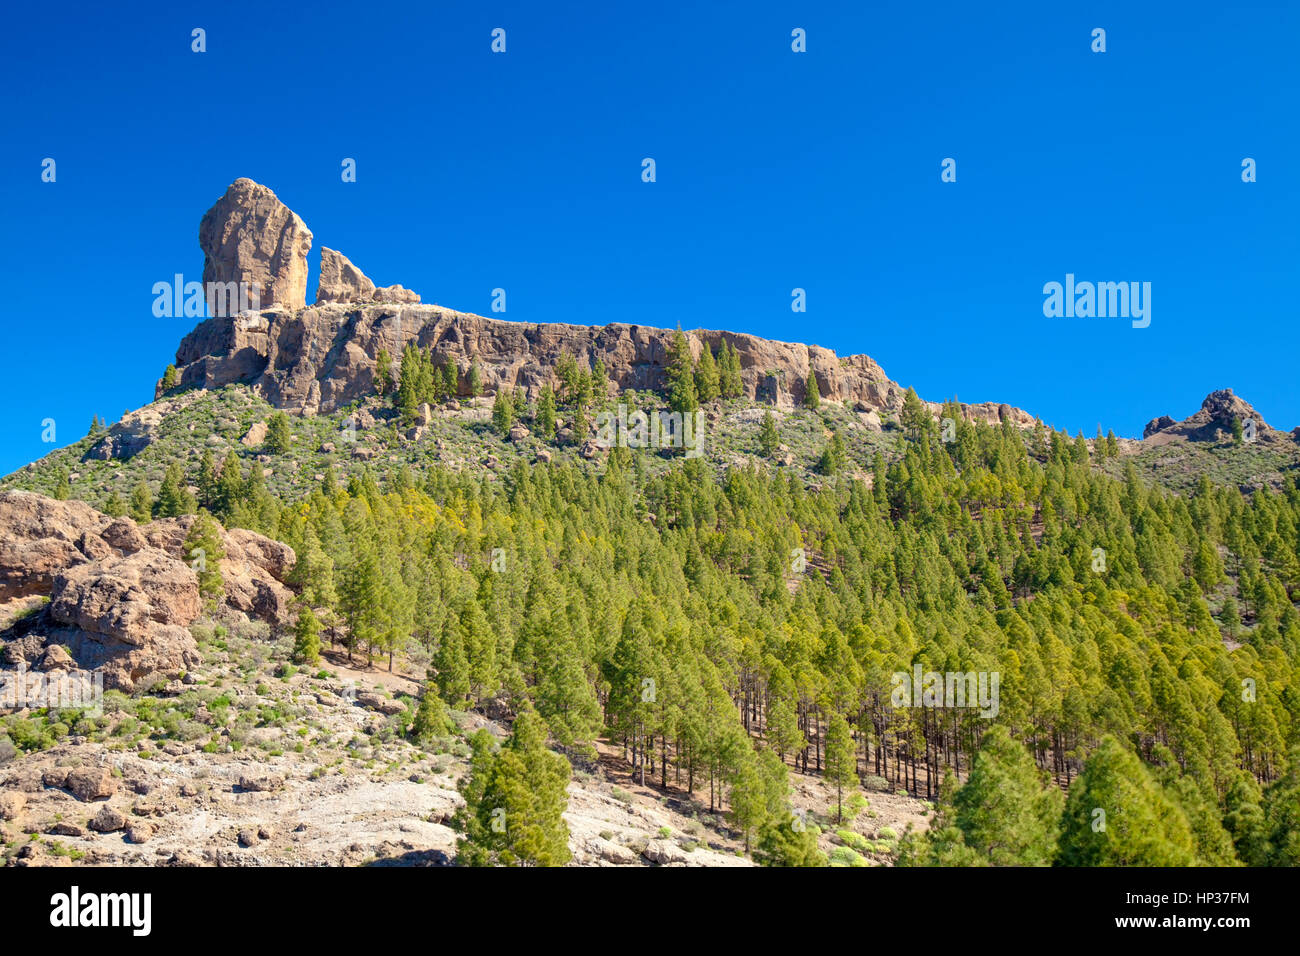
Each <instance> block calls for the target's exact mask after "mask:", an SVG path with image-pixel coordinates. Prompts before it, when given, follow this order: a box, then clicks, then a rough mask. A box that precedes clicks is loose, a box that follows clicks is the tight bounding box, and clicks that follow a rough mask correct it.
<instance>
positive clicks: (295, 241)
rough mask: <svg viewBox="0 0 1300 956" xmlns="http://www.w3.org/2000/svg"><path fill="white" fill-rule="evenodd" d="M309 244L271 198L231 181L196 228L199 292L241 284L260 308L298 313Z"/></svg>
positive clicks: (261, 189) (293, 218) (303, 229)
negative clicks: (200, 278) (200, 265)
mask: <svg viewBox="0 0 1300 956" xmlns="http://www.w3.org/2000/svg"><path fill="white" fill-rule="evenodd" d="M311 240H312V235H311V231H310V230H308V228H307V226H306V225H305V224H304V223H303V221H302V220H301V219H299V218H298V216H297V215H296V214H295V213H294V212H293V210H291V209H290V208H289V207H288V206H286V205H285V204H284V203H282V202H280V200H279V199H278V198H276V195H275V193H273V192H271V190H270V189H268V188H267V187H265V186H262V185H260V184H258V183H255V182H253V181H252V180H251V179H236V180H235V181H234V182H233V183H231V184H230V188H229V189H227V190H226V194H225V195H224V196H222V197H221V198H220V199H218V200H217V202H216V204H215V205H214V206H213V207H212V208H211V209H209V210H208V211H207V213H206V214H204V216H203V220H202V222H201V223H200V224H199V245H200V246H201V247H202V249H203V256H204V261H203V285H204V288H205V289H208V290H210V289H212V285H211V283H218V282H220V283H228V282H235V283H240V282H243V283H247V284H248V288H249V289H250V290H253V291H255V292H256V293H257V294H258V295H260V296H261V305H262V307H263V308H269V307H271V306H276V305H278V306H282V307H284V308H288V309H301V308H303V307H304V306H305V305H306V304H307V253H308V252H309V251H310V250H311ZM212 311H214V312H215V311H216V310H215V309H213V310H212Z"/></svg>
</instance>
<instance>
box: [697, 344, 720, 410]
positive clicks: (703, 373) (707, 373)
mask: <svg viewBox="0 0 1300 956" xmlns="http://www.w3.org/2000/svg"><path fill="white" fill-rule="evenodd" d="M695 392H696V395H697V396H698V398H699V401H700V402H701V403H706V404H707V403H708V402H712V401H715V400H716V399H718V398H719V397H720V396H721V394H722V392H721V387H720V379H719V374H718V365H717V362H716V361H714V358H713V350H712V349H711V348H709V346H708V344H707V343H706V344H705V345H704V347H703V348H702V349H700V361H699V364H698V366H697V367H696V369H695Z"/></svg>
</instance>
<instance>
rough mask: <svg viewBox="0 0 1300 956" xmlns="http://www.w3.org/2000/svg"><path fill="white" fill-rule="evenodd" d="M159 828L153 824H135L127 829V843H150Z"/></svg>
mask: <svg viewBox="0 0 1300 956" xmlns="http://www.w3.org/2000/svg"><path fill="white" fill-rule="evenodd" d="M157 832H158V828H157V827H156V826H154V825H153V824H152V823H142V822H139V821H137V822H134V823H132V824H131V825H130V826H128V827H127V828H126V842H127V843H148V842H149V841H150V840H151V839H153V835H154V834H155V833H157Z"/></svg>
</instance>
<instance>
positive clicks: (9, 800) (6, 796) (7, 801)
mask: <svg viewBox="0 0 1300 956" xmlns="http://www.w3.org/2000/svg"><path fill="white" fill-rule="evenodd" d="M26 806H27V796H26V795H25V794H22V793H19V792H18V791H16V790H8V791H4V792H0V820H6V821H13V820H17V819H18V816H19V814H21V813H22V812H23V809H24V808H25V807H26Z"/></svg>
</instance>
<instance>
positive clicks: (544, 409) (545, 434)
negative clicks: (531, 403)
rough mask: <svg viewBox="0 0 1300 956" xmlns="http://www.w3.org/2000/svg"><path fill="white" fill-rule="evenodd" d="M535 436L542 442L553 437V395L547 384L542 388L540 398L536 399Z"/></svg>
mask: <svg viewBox="0 0 1300 956" xmlns="http://www.w3.org/2000/svg"><path fill="white" fill-rule="evenodd" d="M535 421H536V424H537V434H538V436H539V437H540V438H541V439H542V440H543V441H550V440H551V439H552V438H554V437H555V393H554V392H553V391H551V386H550V385H549V384H547V385H543V386H542V393H541V396H540V397H539V398H538V399H537V417H536V420H535Z"/></svg>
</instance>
